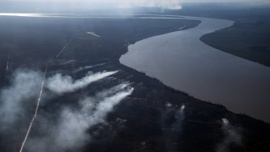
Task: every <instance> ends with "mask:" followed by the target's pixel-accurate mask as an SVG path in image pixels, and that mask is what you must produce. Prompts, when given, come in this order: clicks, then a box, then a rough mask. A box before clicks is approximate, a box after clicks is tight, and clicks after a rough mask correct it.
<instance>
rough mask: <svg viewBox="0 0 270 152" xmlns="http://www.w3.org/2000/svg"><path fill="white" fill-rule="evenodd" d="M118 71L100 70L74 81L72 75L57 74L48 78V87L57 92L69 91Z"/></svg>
mask: <svg viewBox="0 0 270 152" xmlns="http://www.w3.org/2000/svg"><path fill="white" fill-rule="evenodd" d="M117 72H118V71H111V72H99V73H94V74H92V73H88V74H87V75H86V76H85V77H83V78H82V79H80V80H77V81H74V80H73V79H72V77H71V76H63V75H62V74H56V75H55V76H53V77H50V78H48V81H47V88H48V89H50V90H51V91H53V92H55V93H57V94H63V93H69V92H73V91H76V90H78V89H81V88H84V87H86V86H88V85H89V84H90V83H93V82H95V81H98V80H101V79H103V78H106V77H108V76H111V75H113V74H116V73H117Z"/></svg>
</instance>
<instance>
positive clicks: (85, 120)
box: [26, 87, 133, 152]
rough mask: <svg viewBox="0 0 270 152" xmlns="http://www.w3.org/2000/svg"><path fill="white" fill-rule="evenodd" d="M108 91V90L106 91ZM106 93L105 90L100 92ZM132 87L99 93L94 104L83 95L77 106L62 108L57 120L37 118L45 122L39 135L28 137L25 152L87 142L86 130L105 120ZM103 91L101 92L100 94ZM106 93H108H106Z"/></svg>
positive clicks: (72, 147) (59, 149)
mask: <svg viewBox="0 0 270 152" xmlns="http://www.w3.org/2000/svg"><path fill="white" fill-rule="evenodd" d="M107 91H108V92H111V89H108V90H107ZM103 92H106V91H103ZM132 92H133V88H130V87H125V88H122V90H119V91H118V92H115V94H114V95H111V96H103V97H102V99H100V97H98V98H97V99H100V101H99V102H98V103H96V100H95V99H96V97H91V98H89V97H87V98H85V99H83V100H81V101H80V102H79V104H80V108H79V109H71V108H69V107H64V108H63V109H62V111H61V114H60V117H59V120H58V122H57V123H53V122H50V121H49V120H46V117H44V118H43V119H41V120H42V121H40V123H39V125H40V126H42V125H43V124H46V125H47V126H46V127H45V128H44V130H43V129H42V130H43V131H44V132H45V133H44V134H45V136H43V137H34V138H30V139H29V141H28V144H27V145H26V148H27V151H29V152H36V151H39V152H46V151H50V152H65V151H69V150H79V149H80V148H82V147H83V146H84V145H85V144H86V143H88V142H90V141H91V134H89V133H87V130H88V129H89V128H91V127H93V126H95V125H97V124H100V123H103V122H105V118H106V116H107V115H108V113H109V112H111V111H112V110H113V108H114V106H115V105H117V104H119V103H120V102H121V101H122V100H123V99H124V98H126V97H127V96H129V95H131V93H132ZM101 94H105V93H101ZM108 94H109V93H108Z"/></svg>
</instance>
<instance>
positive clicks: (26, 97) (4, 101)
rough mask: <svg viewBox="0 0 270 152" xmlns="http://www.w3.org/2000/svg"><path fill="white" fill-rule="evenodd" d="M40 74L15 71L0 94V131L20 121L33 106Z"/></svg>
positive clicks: (40, 77)
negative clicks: (9, 82)
mask: <svg viewBox="0 0 270 152" xmlns="http://www.w3.org/2000/svg"><path fill="white" fill-rule="evenodd" d="M41 82H42V74H41V73H40V72H36V71H30V70H17V71H15V72H14V74H13V75H12V78H11V84H10V86H9V87H7V88H4V89H3V90H2V91H1V94H0V105H1V106H0V123H1V131H5V130H6V129H7V128H9V127H10V126H11V125H13V124H14V123H15V122H16V121H17V120H19V119H22V118H23V117H24V116H25V114H26V113H27V110H29V109H27V108H28V107H30V108H32V106H33V107H34V105H35V101H36V98H37V96H38V93H39V90H40V86H41Z"/></svg>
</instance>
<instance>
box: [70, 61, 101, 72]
mask: <svg viewBox="0 0 270 152" xmlns="http://www.w3.org/2000/svg"><path fill="white" fill-rule="evenodd" d="M102 65H105V63H101V64H97V65H89V66H84V67H80V68H78V69H76V70H74V71H73V73H78V72H81V71H83V70H87V69H91V68H95V67H99V66H102Z"/></svg>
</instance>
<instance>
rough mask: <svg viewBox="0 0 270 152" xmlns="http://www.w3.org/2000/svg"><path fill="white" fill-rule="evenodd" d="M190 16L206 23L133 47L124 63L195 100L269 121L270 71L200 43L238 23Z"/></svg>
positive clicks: (124, 58) (145, 41) (137, 43)
mask: <svg viewBox="0 0 270 152" xmlns="http://www.w3.org/2000/svg"><path fill="white" fill-rule="evenodd" d="M185 18H186V19H191V20H200V21H201V24H199V25H198V26H197V27H195V28H192V29H188V30H181V31H176V32H172V33H168V34H164V35H159V36H155V37H150V38H147V39H144V40H141V41H138V42H136V43H135V44H132V45H129V47H128V52H127V53H126V54H124V55H122V56H121V58H120V62H121V63H122V64H124V65H126V66H128V67H131V68H133V69H136V70H137V71H140V72H144V73H146V74H147V75H148V76H150V77H154V78H157V79H159V80H160V81H162V82H163V83H164V84H165V85H168V86H170V87H172V88H175V89H177V90H180V91H183V92H186V93H188V94H190V95H191V96H194V97H195V98H199V99H202V100H205V101H210V102H212V103H217V104H221V105H224V106H225V107H227V108H228V109H229V110H231V111H233V112H236V113H241V114H247V115H250V116H252V117H254V118H257V119H260V120H264V121H266V122H270V110H269V107H270V68H269V67H266V66H263V65H260V64H258V63H254V62H251V61H248V60H246V59H243V58H240V57H236V56H233V55H231V54H227V53H225V52H222V51H220V50H217V49H215V48H212V47H210V46H208V45H206V44H205V43H203V42H201V41H200V37H201V36H203V35H205V34H208V33H212V32H214V31H217V30H220V29H223V28H226V27H230V26H232V25H233V24H234V22H233V21H229V20H223V19H210V18H200V17H185Z"/></svg>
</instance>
